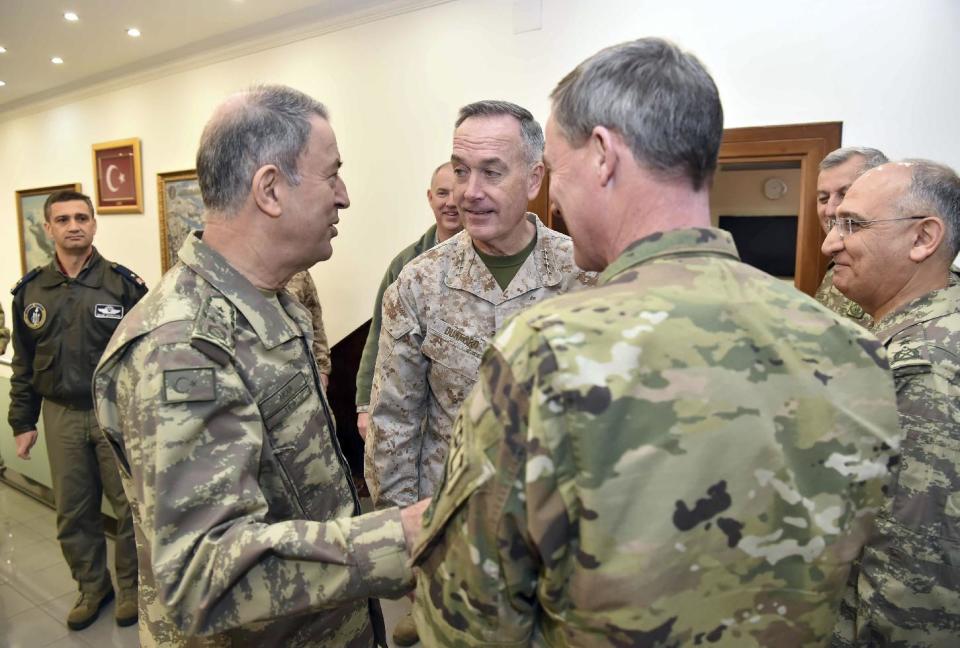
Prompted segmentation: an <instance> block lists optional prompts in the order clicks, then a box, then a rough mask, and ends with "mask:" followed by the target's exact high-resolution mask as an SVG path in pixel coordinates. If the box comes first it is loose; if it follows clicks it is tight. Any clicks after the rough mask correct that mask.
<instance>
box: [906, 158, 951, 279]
mask: <svg viewBox="0 0 960 648" xmlns="http://www.w3.org/2000/svg"><path fill="white" fill-rule="evenodd" d="M901 164H906V165H909V166H910V171H911V181H910V187H909V189H907V192H906V194H904V195H903V197H901V198H900V200H899V203H898V205H897V210H898V212H899V213H900V215H901V216H938V217H939V218H940V219H941V220H943V222H944V225H945V226H946V230H947V232H946V239H945V240H946V242H947V252H949V255H950V261H953V259H954V257H956V256H957V253H960V178H958V177H957V173H956V172H955V171H954V170H953V169H951V168H950V167H948V166H947V165H945V164H940V163H939V162H933V161H931V160H919V159H912V160H903V161H902V162H901Z"/></svg>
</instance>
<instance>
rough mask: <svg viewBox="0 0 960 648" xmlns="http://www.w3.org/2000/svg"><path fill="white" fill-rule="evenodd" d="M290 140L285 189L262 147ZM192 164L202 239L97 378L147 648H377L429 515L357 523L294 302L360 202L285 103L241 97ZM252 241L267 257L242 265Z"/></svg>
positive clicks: (292, 96) (325, 141) (355, 503)
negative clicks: (290, 284) (295, 282)
mask: <svg viewBox="0 0 960 648" xmlns="http://www.w3.org/2000/svg"><path fill="white" fill-rule="evenodd" d="M278 132H280V133H286V134H287V136H286V137H285V138H281V139H285V141H288V142H290V143H289V144H287V150H286V151H283V153H285V154H287V155H288V156H293V157H294V158H295V159H296V161H297V162H296V166H295V167H294V168H293V169H291V170H289V172H284V171H282V170H281V169H280V166H279V163H278V161H277V160H278V159H280V158H273V157H267V158H266V161H264V160H263V158H261V157H260V156H261V155H268V156H279V155H280V154H281V153H278V152H277V151H276V150H275V149H269V150H267V149H265V148H264V147H265V146H266V141H265V140H264V138H266V140H268V141H273V140H274V139H276V137H277V136H276V133H278ZM271 133H272V134H273V135H271ZM258 138H260V139H259V140H258ZM233 145H236V146H237V147H240V148H238V149H237V150H234V149H232V148H231V146H233ZM244 147H246V148H244ZM265 150H266V153H264V151H265ZM294 154H295V155H294ZM238 159H243V160H246V161H247V162H248V164H246V166H245V167H244V166H242V165H239V164H237V160H238ZM287 160H288V161H289V158H287ZM197 162H198V164H197V168H198V175H199V177H200V186H201V190H202V191H203V197H204V204H205V206H206V209H207V214H208V217H207V220H206V229H205V231H204V232H203V235H202V239H201V238H200V236H199V234H198V233H195V234H193V235H191V236H189V237H188V238H187V240H186V242H185V243H184V245H183V247H182V248H181V249H180V251H179V259H180V260H179V262H178V263H177V264H176V265H175V266H174V267H173V268H172V269H171V270H170V271H168V272H167V273H166V274H165V275H164V277H163V280H162V281H161V283H160V285H159V286H158V287H157V289H156V291H154V292H152V293H151V294H150V295H149V298H148V299H146V300H144V301H142V302H141V303H140V304H139V307H138V308H136V309H134V310H133V311H132V312H131V313H130V315H129V316H128V318H127V319H125V320H124V321H123V323H122V324H121V326H120V327H119V328H118V329H117V333H116V334H115V336H114V337H113V339H112V340H111V342H110V345H109V346H108V348H107V350H106V351H105V353H104V356H103V359H102V360H101V364H100V365H99V366H98V368H97V372H96V374H95V377H94V390H95V394H96V402H97V415H98V418H99V420H100V422H101V424H102V427H103V430H104V433H105V434H106V436H107V437H108V438H109V440H110V442H111V444H112V445H113V448H114V451H115V454H116V457H117V463H118V464H119V466H120V471H121V477H122V480H123V485H124V489H125V491H126V492H127V495H128V497H129V499H130V504H131V507H132V508H133V512H134V513H133V515H134V523H135V525H136V530H137V534H136V535H137V542H138V557H139V560H140V565H141V570H140V578H141V580H140V610H141V612H140V618H141V620H140V630H141V634H140V639H141V642H142V644H143V645H145V646H284V647H300V646H324V647H330V648H342V647H350V648H359V647H364V648H366V647H369V646H372V645H374V643H375V642H376V643H378V644H381V645H382V643H383V641H384V638H383V625H382V619H381V618H380V614H379V606H378V604H377V603H376V601H373V600H371V599H372V598H374V597H381V596H385V597H397V596H399V595H402V594H403V593H405V592H406V591H408V590H409V589H410V587H411V585H412V574H411V571H410V567H409V566H408V565H407V558H408V553H407V542H408V540H407V536H408V535H412V532H413V531H412V529H411V530H408V529H407V526H408V522H409V520H408V518H410V517H416V516H418V514H419V510H420V508H422V507H413V508H412V509H411V512H410V513H407V512H401V511H398V510H397V509H396V508H393V509H387V510H383V511H378V512H375V513H371V514H367V515H361V514H360V504H359V500H358V498H357V493H356V491H355V489H354V487H353V483H352V481H351V479H350V472H349V469H348V467H347V465H346V462H345V460H344V457H343V454H342V452H341V450H340V447H339V445H338V443H337V438H336V434H335V430H334V421H333V419H332V417H331V414H330V407H329V405H328V403H327V400H326V398H325V396H324V393H323V390H322V389H321V385H320V378H319V372H318V369H317V362H316V358H315V356H314V354H313V352H312V344H313V336H312V330H313V325H312V322H311V318H310V314H309V312H308V311H307V310H306V309H304V308H303V307H302V306H301V305H300V304H299V303H298V302H297V301H296V300H295V299H294V298H293V297H291V296H290V295H289V294H288V293H287V292H286V291H284V290H282V286H283V285H284V283H285V282H286V281H287V279H288V278H289V277H290V276H292V274H293V273H294V272H296V271H297V268H298V267H299V269H303V268H306V267H309V266H310V265H312V264H313V263H315V262H317V261H322V260H325V259H327V258H329V257H330V255H331V254H332V244H331V240H332V238H333V237H334V236H336V234H337V231H336V228H335V227H334V225H335V224H336V223H337V222H338V221H339V211H340V210H342V209H346V208H347V207H348V206H349V204H350V203H349V198H348V197H347V191H346V187H345V185H344V183H343V180H342V179H341V178H340V176H339V173H338V169H339V167H340V154H339V150H338V148H337V144H336V138H335V135H334V133H333V130H332V128H331V127H330V125H329V123H328V121H327V116H326V109H325V108H324V107H323V105H322V104H320V103H319V102H316V101H315V100H313V99H311V98H310V97H307V96H306V95H304V94H303V93H300V92H298V91H296V90H293V89H292V88H286V87H283V86H262V87H258V88H254V89H252V90H250V91H248V92H245V93H242V94H239V95H235V96H234V97H231V98H230V99H228V100H227V101H226V102H225V103H224V104H223V105H222V106H221V107H220V108H219V109H218V110H217V113H216V114H215V116H214V118H213V119H211V120H210V122H209V123H208V124H207V126H206V127H205V129H204V134H203V137H202V138H201V143H200V149H199V152H198V155H197ZM258 165H259V166H258ZM244 168H245V169H246V171H244V170H243V169H244ZM298 169H299V171H298ZM298 173H299V175H292V174H298ZM248 176H252V179H251V178H250V177H248ZM231 188H232V189H233V190H234V191H235V192H236V193H229V192H228V191H227V190H228V189H231ZM264 206H266V207H267V208H268V209H270V213H271V214H272V217H271V218H267V217H265V216H264V212H263V208H264ZM210 214H213V216H210ZM292 234H296V237H294V238H290V236H291V235H292ZM251 236H252V237H255V238H256V239H257V240H258V241H261V242H262V244H263V246H265V248H270V247H271V246H272V248H273V249H272V252H273V253H272V254H271V255H268V256H264V255H261V254H259V251H258V250H250V248H249V246H247V245H246V242H245V241H246V239H247V238H249V237H251ZM228 258H229V259H230V260H228ZM291 269H293V271H292V272H291Z"/></svg>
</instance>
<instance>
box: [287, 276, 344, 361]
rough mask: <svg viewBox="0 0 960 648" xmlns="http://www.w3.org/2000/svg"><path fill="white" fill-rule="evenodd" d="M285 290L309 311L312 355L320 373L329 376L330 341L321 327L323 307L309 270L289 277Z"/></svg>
mask: <svg viewBox="0 0 960 648" xmlns="http://www.w3.org/2000/svg"><path fill="white" fill-rule="evenodd" d="M286 291H287V292H288V293H290V294H291V295H293V296H294V297H296V298H297V301H298V302H300V304H301V305H302V306H303V307H304V308H306V309H307V310H308V311H310V321H311V322H312V330H313V355H314V356H316V358H317V366H318V367H319V368H320V373H321V374H323V375H325V376H329V375H330V371H331V370H332V368H333V367H332V366H331V365H330V343H329V342H327V332H326V330H325V329H324V328H323V308H322V307H321V306H320V297H319V296H317V286H316V284H314V283H313V278H312V277H311V276H310V271H309V270H304V271H303V272H298V273H297V274H295V275H293V276H292V277H290V281H288V282H287V285H286Z"/></svg>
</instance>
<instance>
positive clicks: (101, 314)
mask: <svg viewBox="0 0 960 648" xmlns="http://www.w3.org/2000/svg"><path fill="white" fill-rule="evenodd" d="M93 316H94V317H97V318H99V319H122V318H123V306H121V305H120V304H97V305H96V306H95V307H94V309H93Z"/></svg>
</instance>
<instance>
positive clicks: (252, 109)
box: [197, 85, 328, 212]
mask: <svg viewBox="0 0 960 648" xmlns="http://www.w3.org/2000/svg"><path fill="white" fill-rule="evenodd" d="M314 115H316V116H319V117H321V118H323V119H328V117H327V109H326V108H325V107H324V105H323V104H322V103H320V102H319V101H317V100H315V99H313V98H312V97H309V96H307V95H306V94H304V93H302V92H300V91H299V90H294V89H293V88H290V87H287V86H281V85H263V86H255V87H253V88H251V89H250V90H248V91H246V92H245V93H243V94H242V95H241V96H240V97H238V105H236V106H227V107H225V108H223V110H222V113H218V114H217V115H215V116H214V117H213V118H212V119H211V120H210V121H209V122H208V123H207V125H206V127H205V128H204V129H203V135H201V136H200V148H199V149H198V150H197V176H198V178H199V181H200V194H201V195H202V196H203V204H204V205H205V206H206V207H207V209H209V210H211V211H214V212H224V211H229V210H231V209H236V208H238V207H240V205H242V204H243V201H244V200H246V198H247V195H248V194H249V193H250V183H251V182H252V181H253V176H254V174H255V173H256V172H257V170H258V169H260V168H261V167H263V166H264V165H267V164H275V165H276V166H277V168H278V169H279V170H280V173H281V174H282V175H283V177H284V178H285V179H286V180H287V182H289V183H290V184H293V185H297V184H299V183H300V174H299V172H298V169H297V160H298V158H299V157H300V155H301V153H303V151H304V150H305V149H306V148H307V143H308V141H309V139H310V130H311V124H310V118H311V117H313V116H314Z"/></svg>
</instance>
